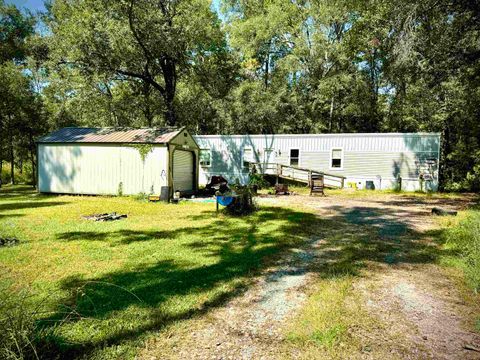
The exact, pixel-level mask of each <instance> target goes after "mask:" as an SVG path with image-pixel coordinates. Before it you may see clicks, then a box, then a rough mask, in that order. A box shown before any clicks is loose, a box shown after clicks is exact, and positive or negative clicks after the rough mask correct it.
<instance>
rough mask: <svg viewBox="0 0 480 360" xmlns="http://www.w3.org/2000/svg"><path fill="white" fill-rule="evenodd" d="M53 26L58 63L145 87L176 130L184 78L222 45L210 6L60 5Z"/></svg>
mask: <svg viewBox="0 0 480 360" xmlns="http://www.w3.org/2000/svg"><path fill="white" fill-rule="evenodd" d="M50 26H51V30H52V34H53V36H52V49H53V53H54V59H55V60H56V61H58V63H62V64H64V65H66V66H67V67H77V68H79V69H80V70H81V71H82V72H85V73H94V74H97V75H99V74H103V75H104V76H106V77H107V78H108V79H110V81H114V80H124V79H136V80H140V81H142V82H143V83H144V85H142V86H141V87H140V88H141V91H142V92H143V94H144V95H146V96H149V94H150V91H152V90H153V91H157V92H158V93H159V94H160V95H161V98H162V99H163V103H164V107H165V122H166V124H168V125H171V126H173V125H176V124H177V114H176V109H175V95H176V89H177V83H178V81H179V78H181V76H182V75H183V74H184V73H185V71H186V70H187V69H188V68H189V67H194V66H195V64H196V58H197V57H199V56H203V57H207V56H209V53H210V50H211V49H212V47H215V44H216V43H219V42H221V41H222V40H223V35H222V33H221V31H220V28H219V22H218V19H217V17H216V15H215V14H214V13H213V12H212V11H211V9H210V3H209V1H207V0H181V1H169V0H120V1H119V0H76V1H69V0H56V1H55V2H54V3H53V6H52V8H51V22H50ZM147 117H149V115H148V116H147Z"/></svg>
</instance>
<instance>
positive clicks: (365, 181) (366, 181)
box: [194, 133, 440, 191]
mask: <svg viewBox="0 0 480 360" xmlns="http://www.w3.org/2000/svg"><path fill="white" fill-rule="evenodd" d="M194 138H195V140H196V142H197V143H198V145H199V147H200V179H199V181H200V184H205V183H206V182H207V181H208V179H209V178H210V176H212V175H222V176H224V177H225V178H227V179H228V180H229V181H235V180H236V179H238V180H239V181H240V182H242V183H246V182H248V178H249V173H250V171H251V168H252V164H255V165H256V169H257V170H258V171H259V172H262V173H265V174H267V175H276V174H277V172H278V167H279V166H281V165H282V166H285V167H286V168H290V169H291V170H290V171H295V169H296V168H299V169H306V170H313V171H318V172H322V173H324V174H326V178H325V180H326V183H327V184H328V181H331V185H333V186H335V185H339V183H338V182H337V183H335V181H336V180H335V177H336V176H340V177H343V178H345V181H342V183H341V184H342V186H354V187H359V188H365V187H371V188H376V189H393V188H398V187H400V186H401V188H402V189H403V190H407V191H414V190H420V189H422V188H423V189H427V190H431V191H436V190H437V189H438V171H439V161H440V134H439V133H375V134H361V133H358V134H312V135H199V136H194ZM329 174H330V175H332V176H331V178H330V179H329V178H328V175H329Z"/></svg>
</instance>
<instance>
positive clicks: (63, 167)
mask: <svg viewBox="0 0 480 360" xmlns="http://www.w3.org/2000/svg"><path fill="white" fill-rule="evenodd" d="M38 152H39V169H38V171H39V190H40V191H41V192H52V193H67V194H92V195H94V194H108V195H114V194H117V192H118V189H119V185H120V183H122V186H123V193H124V194H126V195H129V194H138V193H140V192H145V193H149V192H150V191H151V190H152V188H153V191H154V192H155V193H160V188H161V186H166V185H167V171H168V170H167V169H168V167H167V164H168V150H167V148H165V147H154V148H153V150H152V152H150V153H149V154H148V155H147V157H146V159H145V162H143V161H142V159H141V157H140V154H139V151H138V150H137V149H135V148H134V147H130V146H115V145H87V144H82V145H69V144H66V145H64V144H58V145H47V144H40V145H39V148H38Z"/></svg>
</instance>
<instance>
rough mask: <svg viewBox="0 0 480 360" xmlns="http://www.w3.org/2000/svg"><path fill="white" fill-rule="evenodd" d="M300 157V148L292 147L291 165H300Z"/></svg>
mask: <svg viewBox="0 0 480 360" xmlns="http://www.w3.org/2000/svg"><path fill="white" fill-rule="evenodd" d="M299 159H300V150H298V149H290V166H298V163H299Z"/></svg>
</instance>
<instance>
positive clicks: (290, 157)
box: [288, 147, 301, 167]
mask: <svg viewBox="0 0 480 360" xmlns="http://www.w3.org/2000/svg"><path fill="white" fill-rule="evenodd" d="M292 150H298V157H297V161H298V164H297V165H292ZM300 154H301V151H300V148H298V147H292V148H289V149H288V165H289V166H296V167H300Z"/></svg>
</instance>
